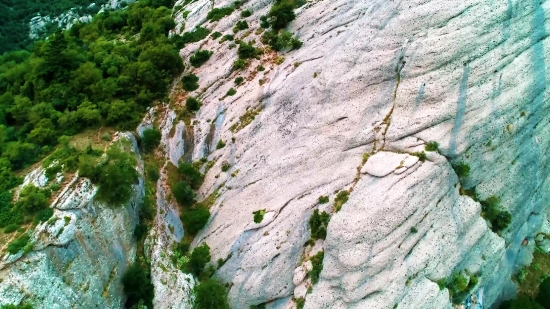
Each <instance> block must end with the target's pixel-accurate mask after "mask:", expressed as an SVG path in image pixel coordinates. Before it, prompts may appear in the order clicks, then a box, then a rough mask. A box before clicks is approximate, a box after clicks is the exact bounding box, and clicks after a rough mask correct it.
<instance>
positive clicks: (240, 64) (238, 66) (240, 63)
mask: <svg viewBox="0 0 550 309" xmlns="http://www.w3.org/2000/svg"><path fill="white" fill-rule="evenodd" d="M246 67H248V61H246V60H244V59H237V60H235V62H234V63H233V68H232V69H233V71H238V70H242V69H245V68H246Z"/></svg>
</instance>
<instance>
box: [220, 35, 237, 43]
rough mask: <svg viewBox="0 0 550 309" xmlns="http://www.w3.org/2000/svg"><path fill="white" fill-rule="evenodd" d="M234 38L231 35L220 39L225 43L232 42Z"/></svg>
mask: <svg viewBox="0 0 550 309" xmlns="http://www.w3.org/2000/svg"><path fill="white" fill-rule="evenodd" d="M234 39H235V38H234V37H233V36H232V35H231V34H226V35H224V36H223V38H222V39H221V42H225V41H233V40H234Z"/></svg>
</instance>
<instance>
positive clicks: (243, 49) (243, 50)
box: [237, 42, 258, 59]
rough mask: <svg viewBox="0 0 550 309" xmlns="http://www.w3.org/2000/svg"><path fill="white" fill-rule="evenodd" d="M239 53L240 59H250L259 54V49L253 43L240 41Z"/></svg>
mask: <svg viewBox="0 0 550 309" xmlns="http://www.w3.org/2000/svg"><path fill="white" fill-rule="evenodd" d="M237 54H238V55H239V59H250V58H256V57H257V56H258V51H257V49H256V48H255V47H254V46H252V44H247V43H245V42H241V43H239V49H237Z"/></svg>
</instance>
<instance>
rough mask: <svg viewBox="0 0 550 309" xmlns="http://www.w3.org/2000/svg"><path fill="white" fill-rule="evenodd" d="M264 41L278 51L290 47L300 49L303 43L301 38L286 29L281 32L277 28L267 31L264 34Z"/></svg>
mask: <svg viewBox="0 0 550 309" xmlns="http://www.w3.org/2000/svg"><path fill="white" fill-rule="evenodd" d="M262 43H264V44H268V45H269V46H271V48H273V49H274V50H276V51H281V50H283V49H285V48H288V47H291V48H292V49H299V48H300V47H302V45H303V43H302V42H301V41H300V40H298V39H297V38H295V37H294V36H292V33H290V32H288V31H286V30H282V31H280V32H278V31H275V30H270V31H266V32H265V33H264V34H263V36H262Z"/></svg>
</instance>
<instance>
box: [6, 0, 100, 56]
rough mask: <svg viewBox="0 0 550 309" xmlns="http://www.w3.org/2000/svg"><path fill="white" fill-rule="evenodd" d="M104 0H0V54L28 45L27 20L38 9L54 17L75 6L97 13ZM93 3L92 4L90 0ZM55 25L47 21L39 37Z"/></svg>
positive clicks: (29, 45) (78, 8) (49, 32)
mask: <svg viewBox="0 0 550 309" xmlns="http://www.w3.org/2000/svg"><path fill="white" fill-rule="evenodd" d="M107 2H108V1H107V0H98V1H94V0H58V1H3V2H0V16H2V21H0V42H2V44H0V54H3V53H5V52H9V51H13V50H20V49H28V50H30V49H31V47H32V43H33V40H32V39H31V38H29V31H30V28H29V21H30V20H31V18H33V17H34V16H36V15H37V14H38V13H40V14H41V15H42V16H48V15H49V16H50V17H51V18H53V17H56V16H58V15H60V14H62V13H65V12H67V11H68V10H70V9H71V8H75V9H76V12H77V13H78V14H80V15H81V16H83V15H87V14H92V15H93V14H96V13H97V12H98V11H99V9H100V8H101V5H103V4H105V3H107ZM92 3H95V6H90V4H92ZM56 29H57V25H54V24H50V25H46V28H45V29H44V31H43V33H40V34H39V35H41V36H42V37H46V36H47V35H48V34H51V33H53V31H55V30H56Z"/></svg>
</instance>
